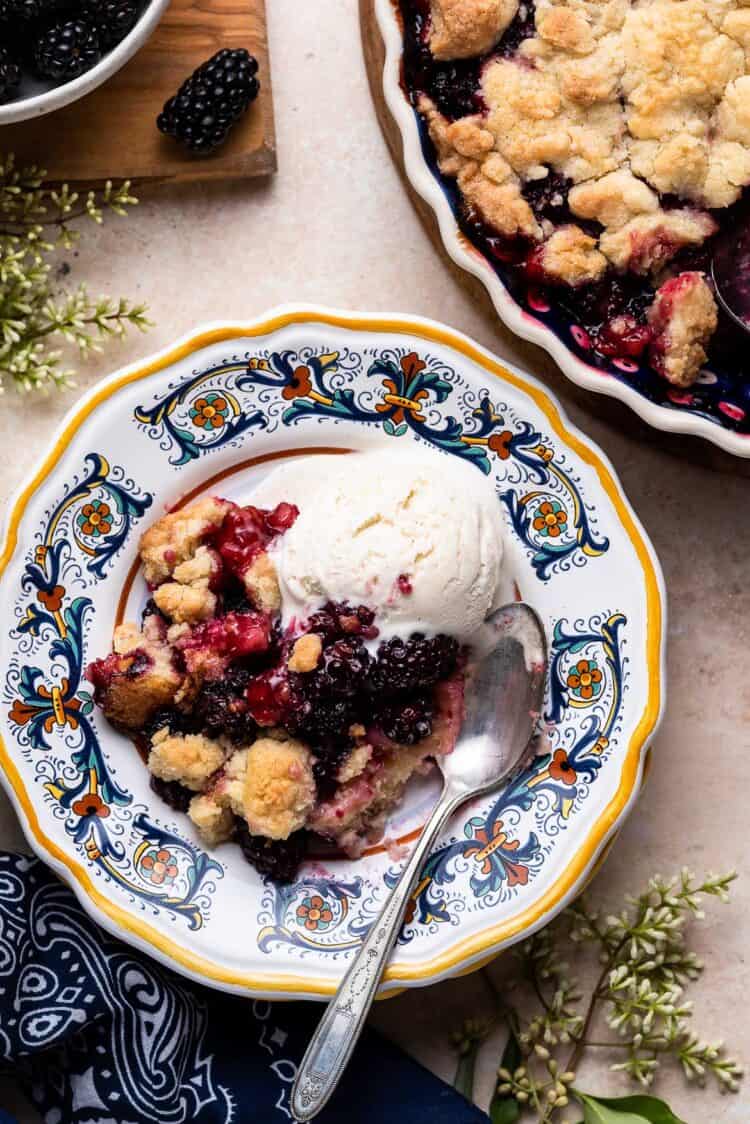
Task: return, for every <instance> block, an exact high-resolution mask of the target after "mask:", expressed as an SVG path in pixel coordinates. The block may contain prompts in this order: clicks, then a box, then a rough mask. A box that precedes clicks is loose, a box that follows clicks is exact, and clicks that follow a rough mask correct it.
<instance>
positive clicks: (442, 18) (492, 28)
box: [430, 0, 518, 59]
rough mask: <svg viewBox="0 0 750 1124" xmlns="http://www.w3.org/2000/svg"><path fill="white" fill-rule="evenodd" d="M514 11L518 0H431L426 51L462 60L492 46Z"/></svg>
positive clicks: (438, 55) (443, 57)
mask: <svg viewBox="0 0 750 1124" xmlns="http://www.w3.org/2000/svg"><path fill="white" fill-rule="evenodd" d="M517 11H518V0H431V3H430V14H431V17H432V19H431V31H430V50H431V51H432V53H433V55H434V56H435V58H436V59H463V58H470V57H471V56H472V55H481V54H484V52H485V51H489V49H490V48H491V47H494V45H495V43H497V42H498V41H499V40H500V38H501V37H502V34H503V32H504V31H505V29H506V27H508V25H509V24H510V22H511V20H512V19H513V17H514V16H515V14H516V12H517Z"/></svg>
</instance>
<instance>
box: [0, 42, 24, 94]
mask: <svg viewBox="0 0 750 1124" xmlns="http://www.w3.org/2000/svg"><path fill="white" fill-rule="evenodd" d="M20 81H21V68H20V67H19V65H18V63H17V62H16V60H15V59H14V58H13V56H12V55H11V53H10V51H8V50H7V49H6V48H5V47H0V104H1V103H2V102H5V101H9V100H10V99H11V98H12V97H13V95H14V93H15V92H16V90H17V89H18V86H19V83H20Z"/></svg>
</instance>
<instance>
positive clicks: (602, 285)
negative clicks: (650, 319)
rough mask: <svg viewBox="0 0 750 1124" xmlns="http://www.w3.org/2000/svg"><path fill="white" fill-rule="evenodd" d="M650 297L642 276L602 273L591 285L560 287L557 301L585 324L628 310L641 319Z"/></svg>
mask: <svg viewBox="0 0 750 1124" xmlns="http://www.w3.org/2000/svg"><path fill="white" fill-rule="evenodd" d="M653 299H654V291H653V289H652V288H651V287H650V286H649V285H647V284H646V283H645V282H644V280H643V279H642V278H637V277H628V276H622V277H617V276H615V275H614V274H606V275H605V276H604V277H603V278H602V279H601V280H600V281H595V282H594V283H593V284H592V285H582V286H581V287H580V288H577V289H566V288H563V289H561V291H560V303H561V304H562V305H563V307H564V308H566V309H568V310H569V311H570V312H571V313H572V315H573V316H575V318H576V319H577V320H579V321H580V322H581V323H582V324H585V325H586V327H589V328H591V327H597V326H599V325H600V324H607V323H609V322H610V321H611V320H614V319H615V317H616V316H623V315H625V314H629V315H630V316H633V317H634V319H635V320H636V321H637V322H638V323H645V321H646V309H647V308H648V307H649V305H650V304H651V302H652V301H653Z"/></svg>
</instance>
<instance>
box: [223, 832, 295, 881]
mask: <svg viewBox="0 0 750 1124" xmlns="http://www.w3.org/2000/svg"><path fill="white" fill-rule="evenodd" d="M235 825H236V832H237V842H238V843H239V845H240V849H241V851H242V854H243V855H244V856H245V858H246V859H247V861H248V862H249V863H250V865H251V866H254V867H255V869H256V870H257V871H258V874H261V875H263V877H264V878H273V880H274V881H275V882H293V881H294V878H295V877H296V875H297V871H298V870H299V867H300V863H301V862H302V860H303V859H304V857H305V852H306V850H307V836H306V833H305V832H304V831H296V832H295V833H294V834H293V835H290V836H289V838H288V839H266V838H265V836H263V835H252V834H251V833H250V829H249V827H248V826H247V824H246V822H245V821H244V820H243V819H241V818H240V817H239V816H238V817H237V819H236V820H235Z"/></svg>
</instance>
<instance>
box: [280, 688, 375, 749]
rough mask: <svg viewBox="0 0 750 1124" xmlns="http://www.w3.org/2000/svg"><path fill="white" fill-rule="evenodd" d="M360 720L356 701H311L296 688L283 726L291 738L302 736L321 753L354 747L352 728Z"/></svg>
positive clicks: (293, 690)
mask: <svg viewBox="0 0 750 1124" xmlns="http://www.w3.org/2000/svg"><path fill="white" fill-rule="evenodd" d="M359 717H360V716H359V711H358V709H357V707H356V705H355V704H354V702H353V700H352V699H326V698H318V697H314V698H310V697H309V696H308V695H305V694H302V693H301V692H300V690H299V688H296V689H294V688H293V689H292V690H291V691H290V699H289V703H288V706H287V710H286V713H285V715H284V718H283V724H284V726H285V727H286V729H287V730H288V731H289V733H290V734H295V735H299V737H301V738H302V739H303V740H304V741H306V742H309V743H310V745H311V746H312V747H313V748H314V749H320V748H321V747H332V746H341V745H346V746H350V745H351V738H350V735H349V727H350V726H351V725H352V724H353V723H355V722H357V721H359Z"/></svg>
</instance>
